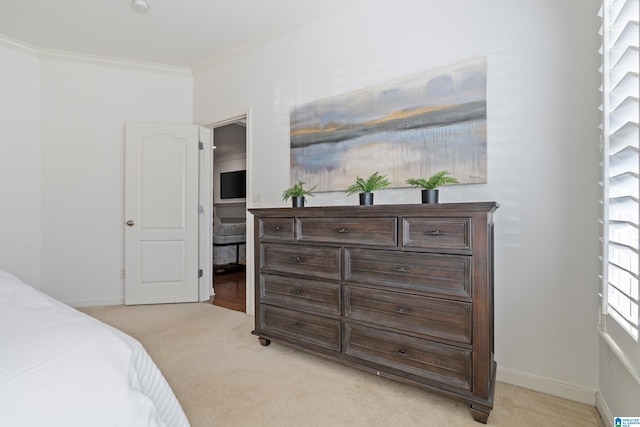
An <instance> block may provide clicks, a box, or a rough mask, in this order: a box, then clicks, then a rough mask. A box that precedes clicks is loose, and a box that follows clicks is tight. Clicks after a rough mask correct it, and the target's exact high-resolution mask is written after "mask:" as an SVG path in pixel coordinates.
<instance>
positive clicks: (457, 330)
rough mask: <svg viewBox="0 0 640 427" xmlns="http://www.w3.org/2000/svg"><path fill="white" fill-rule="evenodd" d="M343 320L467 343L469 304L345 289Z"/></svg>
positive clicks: (367, 289)
mask: <svg viewBox="0 0 640 427" xmlns="http://www.w3.org/2000/svg"><path fill="white" fill-rule="evenodd" d="M344 300H345V313H344V315H345V318H347V319H349V320H357V321H363V322H369V323H375V324H378V325H381V326H386V327H389V328H395V329H400V330H404V331H408V332H415V333H418V334H423V335H429V336H432V337H437V338H444V339H448V340H453V341H458V342H460V343H464V344H471V335H472V327H471V321H472V317H471V303H466V302H460V301H450V300H442V299H438V298H429V297H421V296H417V295H406V294H401V293H398V292H387V291H381V290H376V289H369V288H361V287H355V286H345V298H344Z"/></svg>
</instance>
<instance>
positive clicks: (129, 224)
mask: <svg viewBox="0 0 640 427" xmlns="http://www.w3.org/2000/svg"><path fill="white" fill-rule="evenodd" d="M134 224H135V222H133V221H132V220H129V221H127V225H128V226H129V227H133V225H134Z"/></svg>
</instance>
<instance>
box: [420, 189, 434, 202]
mask: <svg viewBox="0 0 640 427" xmlns="http://www.w3.org/2000/svg"><path fill="white" fill-rule="evenodd" d="M422 203H438V190H437V189H436V190H422Z"/></svg>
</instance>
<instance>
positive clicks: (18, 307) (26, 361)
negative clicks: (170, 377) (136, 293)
mask: <svg viewBox="0 0 640 427" xmlns="http://www.w3.org/2000/svg"><path fill="white" fill-rule="evenodd" d="M0 420H1V421H0V424H2V425H3V426H21V427H22V426H65V427H72V426H78V427H80V426H82V427H86V426H136V427H138V426H176V427H183V426H189V422H188V420H187V417H186V416H185V414H184V411H183V410H182V407H181V406H180V404H179V402H178V400H177V399H176V397H175V395H174V393H173V391H172V390H171V388H170V386H169V384H168V383H167V381H166V379H165V378H164V376H163V375H162V373H161V372H160V370H159V369H158V367H157V366H156V365H155V363H154V362H153V360H152V359H151V357H150V356H149V354H148V353H147V352H146V350H145V349H144V347H143V346H142V345H141V344H140V342H138V341H137V340H135V339H134V338H132V337H131V336H129V335H127V334H125V333H123V332H121V331H119V330H117V329H115V328H113V327H111V326H108V325H106V324H104V323H101V322H100V321H98V320H97V319H94V318H92V317H90V316H87V315H85V314H84V313H81V312H79V311H77V310H75V309H73V308H71V307H69V306H67V305H65V304H63V303H61V302H59V301H57V300H55V299H53V298H51V297H49V296H47V295H45V294H43V293H41V292H40V291H38V290H36V289H34V288H32V287H31V286H29V285H26V284H25V283H23V282H22V281H20V280H19V279H18V278H16V277H14V276H12V275H10V274H8V273H5V272H2V271H0Z"/></svg>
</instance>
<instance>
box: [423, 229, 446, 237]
mask: <svg viewBox="0 0 640 427" xmlns="http://www.w3.org/2000/svg"><path fill="white" fill-rule="evenodd" d="M424 234H428V235H429V236H444V235H445V234H446V233H443V232H442V231H440V230H433V231H427V232H426V233H424Z"/></svg>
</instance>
